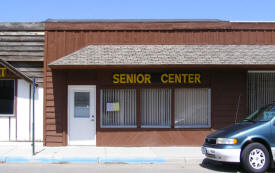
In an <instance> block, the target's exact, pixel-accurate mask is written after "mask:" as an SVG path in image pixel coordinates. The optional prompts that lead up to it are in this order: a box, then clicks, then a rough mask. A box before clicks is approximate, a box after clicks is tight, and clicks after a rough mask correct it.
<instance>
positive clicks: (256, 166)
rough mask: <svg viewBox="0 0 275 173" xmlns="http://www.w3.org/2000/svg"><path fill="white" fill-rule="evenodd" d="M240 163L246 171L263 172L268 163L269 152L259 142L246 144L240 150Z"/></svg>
mask: <svg viewBox="0 0 275 173" xmlns="http://www.w3.org/2000/svg"><path fill="white" fill-rule="evenodd" d="M241 163H242V166H243V168H244V169H245V170H246V171H247V172H252V173H260V172H265V171H266V170H267V169H268V168H269V165H270V156H269V152H268V150H267V149H266V147H265V146H264V145H263V144H261V143H251V144H248V145H247V146H246V147H245V148H244V150H243V151H242V154H241Z"/></svg>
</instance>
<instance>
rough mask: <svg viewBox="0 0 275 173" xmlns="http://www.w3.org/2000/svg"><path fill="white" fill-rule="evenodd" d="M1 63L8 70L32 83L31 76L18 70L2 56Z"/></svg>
mask: <svg viewBox="0 0 275 173" xmlns="http://www.w3.org/2000/svg"><path fill="white" fill-rule="evenodd" d="M0 64H1V65H2V66H4V67H6V68H7V69H8V70H10V71H11V72H12V73H14V74H15V75H16V76H18V77H20V78H22V79H24V80H26V81H27V82H29V83H32V82H33V80H32V79H31V78H29V77H28V76H26V75H25V74H23V73H22V72H20V71H18V70H17V69H16V68H15V67H13V66H12V65H11V64H10V63H8V62H7V61H4V60H2V59H1V58H0Z"/></svg>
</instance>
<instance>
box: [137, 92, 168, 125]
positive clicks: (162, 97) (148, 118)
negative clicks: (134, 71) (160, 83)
mask: <svg viewBox="0 0 275 173" xmlns="http://www.w3.org/2000/svg"><path fill="white" fill-rule="evenodd" d="M140 94H141V96H140V104H141V105H140V107H141V110H140V112H141V127H152V128H154V127H155V128H169V127H171V89H169V88H166V89H160V88H158V89H149V88H148V89H141V91H140Z"/></svg>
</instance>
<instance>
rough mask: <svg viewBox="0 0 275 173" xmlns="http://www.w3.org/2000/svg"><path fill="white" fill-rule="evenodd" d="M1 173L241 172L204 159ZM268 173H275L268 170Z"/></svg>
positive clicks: (28, 167) (7, 167)
mask: <svg viewBox="0 0 275 173" xmlns="http://www.w3.org/2000/svg"><path fill="white" fill-rule="evenodd" d="M0 172H1V173H2V172H3V173H18V172H20V173H37V172H39V173H48V172H51V173H76V172H79V173H80V172H81V173H93V172H94V173H110V172H111V173H211V172H212V173H215V172H225V173H227V172H243V170H242V169H241V168H240V166H239V165H227V164H225V165H224V164H221V163H217V162H213V161H210V160H207V159H204V160H203V162H202V163H199V164H187V165H184V164H181V163H156V164H144V163H143V164H119V163H104V164H99V163H89V164H87V163H85V164H80V163H58V164H41V163H2V164H0ZM269 172H270V173H271V172H275V169H270V170H269Z"/></svg>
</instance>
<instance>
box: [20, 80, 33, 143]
mask: <svg viewBox="0 0 275 173" xmlns="http://www.w3.org/2000/svg"><path fill="white" fill-rule="evenodd" d="M17 86H18V87H17V140H19V141H28V140H30V131H29V130H30V119H29V117H30V84H29V83H28V82H26V81H25V80H22V79H19V80H18V83H17Z"/></svg>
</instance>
